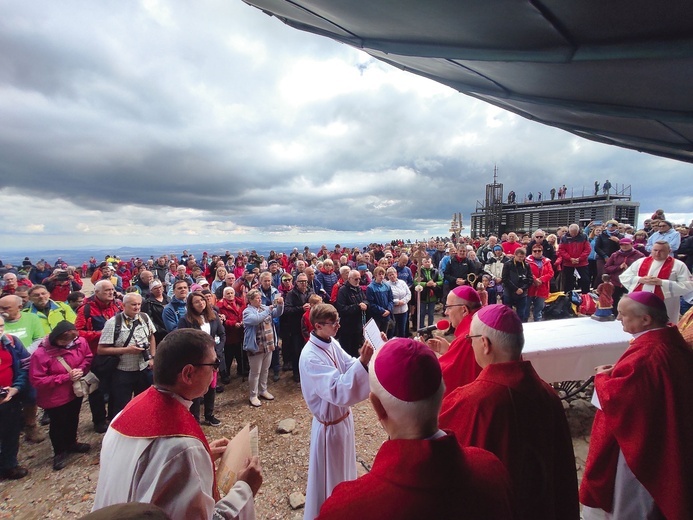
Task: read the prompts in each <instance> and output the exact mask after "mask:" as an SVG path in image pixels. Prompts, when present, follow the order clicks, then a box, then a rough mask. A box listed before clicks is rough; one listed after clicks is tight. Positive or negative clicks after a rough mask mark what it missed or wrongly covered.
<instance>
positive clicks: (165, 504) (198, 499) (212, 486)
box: [94, 329, 262, 520]
mask: <svg viewBox="0 0 693 520" xmlns="http://www.w3.org/2000/svg"><path fill="white" fill-rule="evenodd" d="M217 370H219V360H218V359H217V356H216V353H215V351H214V340H213V339H212V338H211V336H209V334H206V333H205V332H203V331H200V330H195V329H180V330H176V331H173V332H172V333H170V334H169V335H168V336H166V338H165V339H164V340H163V341H162V342H161V344H160V345H159V347H158V348H157V351H156V356H155V361H154V386H152V387H150V388H149V390H147V391H145V392H143V393H141V394H140V395H138V396H137V397H135V399H133V400H132V401H130V403H128V405H127V406H126V407H125V409H124V410H123V411H122V412H121V413H120V414H118V415H117V416H116V417H115V419H114V420H113V422H111V425H110V427H109V428H108V431H107V432H106V435H105V437H104V440H103V446H102V448H101V469H100V472H99V482H98V484H97V488H96V498H95V500H94V510H97V509H101V508H104V507H106V506H109V505H112V504H118V503H124V502H149V503H152V504H155V505H157V506H159V507H160V508H161V509H163V510H164V511H165V512H166V513H167V514H168V515H169V516H170V517H171V518H185V519H186V520H190V519H195V520H203V519H204V520H211V519H212V518H215V519H217V518H225V519H236V518H237V519H242V520H246V519H250V520H252V519H254V518H255V502H254V495H255V494H256V493H257V491H258V489H259V488H260V485H261V484H262V470H261V468H260V465H259V462H258V460H257V457H254V458H253V459H250V460H249V461H248V463H247V466H246V468H245V469H244V470H243V471H241V472H240V474H239V475H238V482H236V484H235V485H234V486H233V487H232V488H231V490H230V491H229V493H228V494H226V496H223V497H220V496H219V491H218V489H217V483H216V479H215V475H214V461H215V460H216V459H218V458H219V457H221V456H222V455H223V453H224V451H225V449H226V445H227V444H228V442H229V441H228V439H220V440H217V441H214V442H211V443H208V442H207V439H206V438H205V435H204V433H203V432H202V429H201V428H200V425H199V424H198V423H197V421H196V420H195V418H194V417H193V416H192V414H191V413H190V412H189V410H188V409H189V408H190V404H191V401H192V400H193V399H195V398H196V397H200V396H201V395H203V394H204V393H205V392H206V391H207V389H208V388H209V385H210V383H211V381H212V376H213V374H214V372H215V371H217Z"/></svg>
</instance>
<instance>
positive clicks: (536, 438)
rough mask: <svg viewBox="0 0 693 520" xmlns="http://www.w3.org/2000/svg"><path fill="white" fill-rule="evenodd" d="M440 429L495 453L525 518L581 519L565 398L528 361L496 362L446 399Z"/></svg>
mask: <svg viewBox="0 0 693 520" xmlns="http://www.w3.org/2000/svg"><path fill="white" fill-rule="evenodd" d="M440 426H441V428H445V429H449V430H452V431H454V432H455V435H456V436H457V438H458V440H459V442H460V444H461V445H462V446H477V447H479V448H484V449H486V450H488V451H490V452H491V453H494V454H495V455H496V456H498V458H499V459H500V460H501V462H503V464H504V465H505V467H506V468H507V469H508V472H509V473H510V478H511V480H512V483H513V490H514V492H515V498H516V502H517V505H518V507H517V518H519V519H523V520H536V519H542V520H577V519H578V518H580V512H579V504H578V493H577V473H576V471H575V455H574V454H573V443H572V439H571V437H570V430H569V428H568V421H567V420H566V417H565V412H564V411H563V406H562V405H561V401H560V399H559V398H558V396H556V393H555V392H554V391H553V389H552V388H551V387H550V386H549V385H547V384H546V383H544V382H543V381H542V380H541V379H540V378H539V376H538V375H537V373H536V372H535V371H534V368H533V367H532V364H531V363H530V362H529V361H512V362H508V363H495V364H492V365H489V366H487V367H486V368H484V369H483V370H482V371H481V374H479V377H477V378H476V380H475V381H474V382H473V383H470V384H468V385H466V386H463V387H461V388H458V389H457V390H455V391H453V392H452V393H451V394H450V395H448V396H447V397H446V398H444V399H443V407H442V410H441V413H440Z"/></svg>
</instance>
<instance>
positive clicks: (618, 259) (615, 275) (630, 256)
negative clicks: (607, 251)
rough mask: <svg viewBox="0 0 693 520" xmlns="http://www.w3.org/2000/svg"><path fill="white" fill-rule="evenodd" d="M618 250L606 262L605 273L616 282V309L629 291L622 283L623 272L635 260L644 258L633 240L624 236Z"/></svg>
mask: <svg viewBox="0 0 693 520" xmlns="http://www.w3.org/2000/svg"><path fill="white" fill-rule="evenodd" d="M618 247H619V249H618V251H616V252H615V253H613V254H612V255H611V256H610V257H609V259H608V260H607V261H606V263H605V264H604V273H605V274H608V275H609V276H611V283H612V284H614V296H613V298H614V309H618V302H619V301H620V300H621V297H622V296H623V295H624V294H626V293H627V292H628V291H627V290H626V288H625V287H623V284H622V283H621V279H620V276H621V274H622V273H623V272H624V271H625V270H626V269H628V268H629V267H630V266H631V264H632V263H633V262H635V261H636V260H639V259H640V258H643V257H644V256H645V255H643V254H642V253H641V252H640V251H638V250H637V249H635V248H634V247H633V240H632V239H630V238H622V239H621V240H619V241H618Z"/></svg>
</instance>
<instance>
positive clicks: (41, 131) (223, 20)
mask: <svg viewBox="0 0 693 520" xmlns="http://www.w3.org/2000/svg"><path fill="white" fill-rule="evenodd" d="M2 12H3V14H2V17H0V49H2V52H1V53H0V121H2V124H0V216H1V217H2V223H3V225H2V228H1V229H0V243H2V244H3V246H2V250H10V249H13V250H16V249H18V248H19V249H21V248H27V249H31V250H36V249H41V248H43V247H45V248H56V247H66V248H76V247H82V246H91V245H97V244H98V245H103V246H119V245H138V246H139V245H148V244H152V245H155V244H156V245H165V244H181V243H189V244H195V243H209V242H222V241H229V242H233V241H234V240H238V241H244V242H246V241H248V240H263V241H282V242H286V241H292V240H296V241H297V242H300V243H309V242H311V241H330V242H331V241H333V240H339V241H341V242H342V243H349V242H351V243H353V244H362V243H365V242H367V241H369V240H370V239H386V238H392V237H395V236H396V237H409V238H412V239H414V238H421V237H428V236H431V235H436V234H446V233H447V229H448V226H449V222H450V217H451V215H452V213H453V212H462V213H463V215H464V220H465V224H468V223H469V214H470V213H471V212H472V211H474V208H475V203H476V200H477V199H481V198H482V197H483V193H484V185H485V184H486V183H487V182H490V181H491V179H492V172H493V167H494V165H497V166H498V171H499V180H500V182H503V183H504V185H505V191H506V193H507V192H508V191H509V190H511V189H512V190H514V191H516V192H517V193H526V192H529V191H533V192H534V193H536V192H537V191H544V193H547V192H548V191H549V189H550V188H551V187H552V186H558V185H560V184H563V183H565V184H567V185H568V187H569V188H572V189H574V190H575V194H580V193H582V190H583V187H584V189H585V190H590V189H591V187H592V184H593V183H594V180H595V179H598V180H600V182H603V180H604V179H606V178H608V179H610V180H611V182H612V183H617V184H619V185H621V184H630V185H632V187H633V188H632V193H633V198H634V200H638V201H640V203H641V220H642V219H643V218H644V217H645V214H648V215H649V213H651V212H652V211H653V210H654V209H656V208H657V207H662V208H664V209H665V210H666V212H667V214H668V215H669V216H670V217H673V218H674V219H676V220H678V221H681V222H683V221H684V220H685V221H690V220H691V218H692V217H693V209H692V208H693V196H692V193H691V191H690V189H688V188H687V187H688V186H689V185H690V183H689V181H690V178H691V174H692V173H693V166H691V165H690V164H686V163H680V162H676V161H672V160H669V159H662V158H658V157H653V156H649V155H645V154H640V153H638V152H634V151H629V150H622V149H619V148H615V147H610V146H606V145H602V144H597V143H592V142H590V141H586V140H583V139H580V138H578V137H574V136H572V135H571V134H568V133H565V132H563V131H560V130H557V129H553V128H548V127H544V126H541V125H539V124H536V123H531V122H529V121H526V120H524V119H522V118H520V117H518V116H515V115H512V114H510V113H506V112H503V111H501V110H499V109H497V108H494V107H492V106H490V105H486V104H484V103H482V102H480V101H476V100H474V99H471V98H468V97H466V96H464V95H462V94H459V93H457V92H455V91H453V90H451V89H449V88H447V87H443V86H440V85H438V84H436V83H434V82H431V81H429V80H426V79H422V78H418V77H416V76H413V75H410V74H407V73H404V72H401V71H399V70H397V69H394V68H391V67H389V66H387V65H385V64H382V63H380V62H378V61H376V60H374V59H372V58H370V57H369V56H368V55H366V54H364V53H361V52H359V51H357V50H355V49H352V48H350V47H347V46H345V45H341V44H338V43H335V42H333V41H331V40H328V39H325V38H321V37H318V36H314V35H311V34H307V33H302V32H299V31H297V30H295V29H291V28H289V27H287V26H285V25H284V24H282V23H281V22H280V21H278V20H277V19H276V18H272V17H269V16H267V15H265V14H263V13H262V12H260V11H259V10H257V9H255V8H252V7H249V6H248V5H246V4H244V3H243V2H242V1H241V0H199V1H197V2H184V1H182V0H180V1H176V0H170V1H164V0H141V1H124V0H119V1H115V0H113V1H106V0H103V1H99V2H88V1H81V2H79V1H69V0H65V1H61V2H55V1H48V0H45V1H40V0H36V1H32V2H3V7H2ZM681 187H686V189H681Z"/></svg>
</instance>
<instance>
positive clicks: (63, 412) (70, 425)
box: [46, 397, 82, 455]
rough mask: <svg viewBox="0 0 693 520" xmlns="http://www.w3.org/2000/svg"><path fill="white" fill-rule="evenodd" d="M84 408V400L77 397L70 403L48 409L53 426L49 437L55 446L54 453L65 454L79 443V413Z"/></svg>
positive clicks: (49, 430) (50, 428)
mask: <svg viewBox="0 0 693 520" xmlns="http://www.w3.org/2000/svg"><path fill="white" fill-rule="evenodd" d="M81 408H82V398H81V397H75V398H74V399H73V400H72V401H70V402H69V403H66V404H63V405H61V406H56V407H55V408H48V409H46V413H47V414H48V417H50V419H51V425H50V427H49V429H48V436H49V437H50V439H51V444H52V445H53V453H54V454H55V455H57V454H59V453H65V452H66V451H67V450H68V449H69V448H70V446H72V445H73V444H74V443H76V442H77V427H78V426H79V411H80V410H81Z"/></svg>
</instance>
